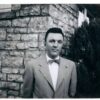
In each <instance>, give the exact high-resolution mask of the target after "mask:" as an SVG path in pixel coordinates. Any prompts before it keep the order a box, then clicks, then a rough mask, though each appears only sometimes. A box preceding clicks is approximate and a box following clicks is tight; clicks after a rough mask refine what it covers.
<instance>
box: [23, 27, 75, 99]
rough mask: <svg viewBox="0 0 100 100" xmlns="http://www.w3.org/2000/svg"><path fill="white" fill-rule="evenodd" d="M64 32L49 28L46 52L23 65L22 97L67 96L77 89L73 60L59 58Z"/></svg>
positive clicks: (72, 94)
mask: <svg viewBox="0 0 100 100" xmlns="http://www.w3.org/2000/svg"><path fill="white" fill-rule="evenodd" d="M63 42H64V34H63V32H62V30H61V29H60V28H50V29H49V30H48V31H47V32H46V35H45V47H46V50H45V53H44V54H41V56H40V57H39V58H37V59H32V60H31V61H29V62H28V63H27V64H25V74H24V83H23V97H24V98H32V97H33V98H68V97H73V96H74V95H75V92H76V83H77V75H76V67H75V64H74V62H72V61H70V60H68V59H64V58H62V57H60V52H61V49H62V46H63Z"/></svg>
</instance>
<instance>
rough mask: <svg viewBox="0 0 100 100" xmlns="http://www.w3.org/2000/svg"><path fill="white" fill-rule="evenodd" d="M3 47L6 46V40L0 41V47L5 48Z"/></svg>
mask: <svg viewBox="0 0 100 100" xmlns="http://www.w3.org/2000/svg"><path fill="white" fill-rule="evenodd" d="M5 47H6V42H5V41H0V49H5Z"/></svg>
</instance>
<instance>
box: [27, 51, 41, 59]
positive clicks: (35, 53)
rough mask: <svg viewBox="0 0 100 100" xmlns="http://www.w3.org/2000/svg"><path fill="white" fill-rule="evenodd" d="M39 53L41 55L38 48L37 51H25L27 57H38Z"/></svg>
mask: <svg viewBox="0 0 100 100" xmlns="http://www.w3.org/2000/svg"><path fill="white" fill-rule="evenodd" d="M39 55H40V51H39V50H37V51H26V53H25V57H28V58H37V57H38V56H39Z"/></svg>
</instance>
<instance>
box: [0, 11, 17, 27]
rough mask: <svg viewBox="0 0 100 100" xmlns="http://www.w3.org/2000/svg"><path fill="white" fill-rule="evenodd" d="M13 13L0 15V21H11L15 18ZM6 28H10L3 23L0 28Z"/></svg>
mask: <svg viewBox="0 0 100 100" xmlns="http://www.w3.org/2000/svg"><path fill="white" fill-rule="evenodd" d="M15 17H16V16H15V13H14V12H6V13H2V14H0V20H5V19H11V18H15ZM3 26H4V27H6V26H11V24H9V23H8V24H6V23H3V24H1V27H3Z"/></svg>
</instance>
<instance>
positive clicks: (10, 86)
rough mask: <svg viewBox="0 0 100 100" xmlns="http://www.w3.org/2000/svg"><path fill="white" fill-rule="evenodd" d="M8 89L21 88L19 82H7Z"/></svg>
mask: <svg viewBox="0 0 100 100" xmlns="http://www.w3.org/2000/svg"><path fill="white" fill-rule="evenodd" d="M7 88H8V90H19V83H14V82H7Z"/></svg>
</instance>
